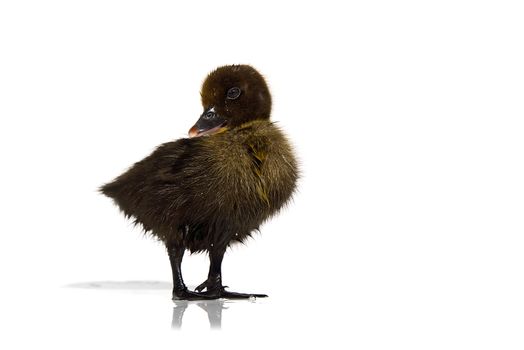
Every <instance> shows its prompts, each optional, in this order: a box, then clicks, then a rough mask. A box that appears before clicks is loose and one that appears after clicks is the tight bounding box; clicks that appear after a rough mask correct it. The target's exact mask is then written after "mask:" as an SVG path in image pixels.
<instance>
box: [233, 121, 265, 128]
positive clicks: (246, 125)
mask: <svg viewBox="0 0 524 350" xmlns="http://www.w3.org/2000/svg"><path fill="white" fill-rule="evenodd" d="M267 124H271V121H270V120H269V119H255V120H251V121H248V122H246V123H243V124H240V125H239V126H237V127H236V128H234V129H235V130H243V129H247V128H250V127H256V126H259V125H267Z"/></svg>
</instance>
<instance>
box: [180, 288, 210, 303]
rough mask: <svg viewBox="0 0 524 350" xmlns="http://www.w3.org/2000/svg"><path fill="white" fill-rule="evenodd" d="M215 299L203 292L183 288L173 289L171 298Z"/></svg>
mask: <svg viewBox="0 0 524 350" xmlns="http://www.w3.org/2000/svg"><path fill="white" fill-rule="evenodd" d="M210 299H216V298H214V297H212V296H209V295H205V293H197V292H192V291H190V290H189V289H187V288H185V289H182V290H176V289H174V290H173V300H210Z"/></svg>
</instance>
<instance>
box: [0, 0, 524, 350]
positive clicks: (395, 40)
mask: <svg viewBox="0 0 524 350" xmlns="http://www.w3.org/2000/svg"><path fill="white" fill-rule="evenodd" d="M523 18H524V12H523V11H522V8H521V7H520V4H519V2H518V1H515V2H510V1H434V2H427V1H396V2H393V1H362V2H349V1H346V2H332V1H321V2H307V1H302V2H296V3H293V2H286V3H285V2H283V1H282V2H278V3H277V2H276V3H270V2H259V3H256V4H255V3H251V2H248V1H221V2H218V1H214V2H211V1H210V2H197V1H180V2H174V1H165V2H162V1H113V0H103V1H34V2H29V1H2V3H1V4H0V50H1V53H0V118H1V119H0V120H1V122H0V123H1V125H0V159H1V171H0V176H1V182H0V186H1V194H0V205H1V208H0V209H1V219H2V221H1V222H2V226H1V227H2V232H1V234H0V268H1V276H0V278H1V279H0V283H1V294H0V329H1V333H2V336H1V338H0V347H1V348H2V349H21V348H24V349H28V348H64V349H84V348H85V349H94V348H95V349H103V348H122V349H125V348H128V349H132V348H142V349H143V348H151V349H157V348H158V349H160V348H165V349H175V348H178V349H182V348H184V349H186V348H187V349H189V348H192V349H195V348H204V347H206V348H209V347H210V346H212V347H213V348H228V349H237V348H243V349H246V348H255V349H256V348H264V349H267V348H277V346H278V348H281V347H282V348H283V347H292V348H301V347H303V346H306V345H308V346H312V347H323V348H344V349H350V348H351V349H375V348H376V349H378V348H383V349H385V348H387V349H391V348H398V349H478V348H486V349H522V347H523V346H524V336H523V333H522V330H523V326H524V301H523V299H524V298H523V296H524V282H523V276H524V275H523V272H524V255H523V249H524V238H523V234H524V230H523V229H524V223H523V209H524V181H523V180H524V163H523V160H524V159H523V155H524V139H523V134H524V127H523V117H524V108H523V96H524V83H523V82H524V68H523V67H524V64H523V62H524V48H523V45H524V44H523V43H524V35H523V33H524V25H523ZM232 63H248V64H252V65H254V66H255V67H256V68H257V69H259V70H260V71H261V72H262V73H263V74H264V75H265V76H266V77H267V80H268V83H269V85H270V87H271V90H272V93H273V97H274V109H273V116H272V118H273V120H275V121H278V122H279V124H280V125H281V126H282V127H283V128H284V129H285V130H286V132H287V134H288V135H289V137H290V138H291V139H292V141H293V143H294V144H295V147H296V151H297V154H298V156H299V158H300V160H301V163H302V166H301V168H302V173H303V177H302V180H301V182H300V190H299V193H298V194H297V195H296V197H295V199H294V202H293V203H292V204H291V205H290V206H289V207H288V208H287V209H286V210H285V211H284V212H283V213H282V214H281V215H280V216H279V217H277V218H275V219H274V220H272V221H271V222H269V223H268V224H266V225H265V226H264V227H263V228H262V230H261V231H262V233H261V234H260V235H256V237H255V239H253V240H251V241H250V242H249V243H248V244H247V246H244V247H234V248H233V249H232V250H231V251H230V252H229V253H228V255H227V256H226V258H225V261H224V267H223V269H224V279H225V283H226V284H227V285H229V286H230V287H231V290H236V291H241V292H259V293H261V292H264V293H267V294H269V295H270V298H268V299H266V300H259V301H256V302H245V301H243V302H233V303H228V304H226V305H227V309H225V310H223V312H222V330H221V331H220V332H216V331H214V332H213V331H210V330H209V328H210V327H209V322H208V319H207V315H206V312H205V311H204V310H202V309H201V308H200V307H198V306H197V305H189V307H188V308H187V310H186V313H185V316H184V319H183V325H182V328H181V330H178V331H177V330H172V329H171V322H172V317H173V303H172V302H171V300H170V283H171V281H170V268H169V263H168V260H167V256H166V254H165V252H164V249H163V247H162V246H161V245H160V244H159V243H158V242H155V241H154V240H152V239H150V238H148V237H145V236H143V235H142V233H141V231H140V230H139V229H137V228H133V227H132V225H131V223H130V222H129V221H126V220H125V219H124V218H123V217H122V216H121V215H120V214H119V212H118V210H117V209H116V208H115V207H114V206H113V205H112V203H111V202H110V200H108V199H107V198H104V197H102V196H101V195H99V194H98V193H97V192H96V189H97V187H98V186H100V185H101V184H103V183H105V182H107V181H109V180H111V179H112V178H114V177H115V176H117V175H119V174H120V173H121V172H122V171H124V170H125V169H126V168H127V167H128V166H129V165H131V164H132V163H133V162H135V161H138V160H140V159H141V158H142V157H144V156H146V155H148V154H149V152H151V151H152V150H153V149H154V147H155V146H156V145H158V144H160V143H163V142H166V141H169V140H173V139H176V138H180V137H184V136H185V134H186V132H187V130H188V129H189V128H190V127H191V126H192V125H193V123H194V122H195V121H196V119H197V118H198V116H199V114H200V113H201V111H202V107H201V105H200V101H199V88H200V84H201V83H202V80H203V79H204V77H205V75H206V74H207V73H208V72H209V71H210V70H212V69H214V68H215V67H216V66H219V65H223V64H232ZM183 267H184V274H185V278H186V282H187V283H188V284H189V285H190V286H195V285H197V284H199V283H200V282H202V280H203V279H205V276H206V273H207V259H206V257H205V256H203V255H200V256H191V257H188V258H187V259H186V260H185V261H184V266H183ZM93 282H98V288H95V287H91V288H89V284H90V283H93ZM71 285H75V286H76V288H74V287H71Z"/></svg>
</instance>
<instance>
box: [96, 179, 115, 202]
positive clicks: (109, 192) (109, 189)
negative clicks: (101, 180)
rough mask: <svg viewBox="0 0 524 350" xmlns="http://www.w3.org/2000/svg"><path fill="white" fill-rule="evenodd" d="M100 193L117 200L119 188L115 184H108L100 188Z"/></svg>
mask: <svg viewBox="0 0 524 350" xmlns="http://www.w3.org/2000/svg"><path fill="white" fill-rule="evenodd" d="M98 192H100V193H102V194H103V195H105V196H107V197H109V198H113V199H115V196H116V194H117V192H118V189H117V186H116V184H115V182H110V183H107V184H105V185H103V186H100V187H99V188H98Z"/></svg>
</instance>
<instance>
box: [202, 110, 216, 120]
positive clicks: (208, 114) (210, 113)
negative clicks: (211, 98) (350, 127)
mask: <svg viewBox="0 0 524 350" xmlns="http://www.w3.org/2000/svg"><path fill="white" fill-rule="evenodd" d="M215 116H216V114H215V112H212V111H209V112H207V113H206V114H204V119H206V120H209V119H213V118H214V117H215Z"/></svg>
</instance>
